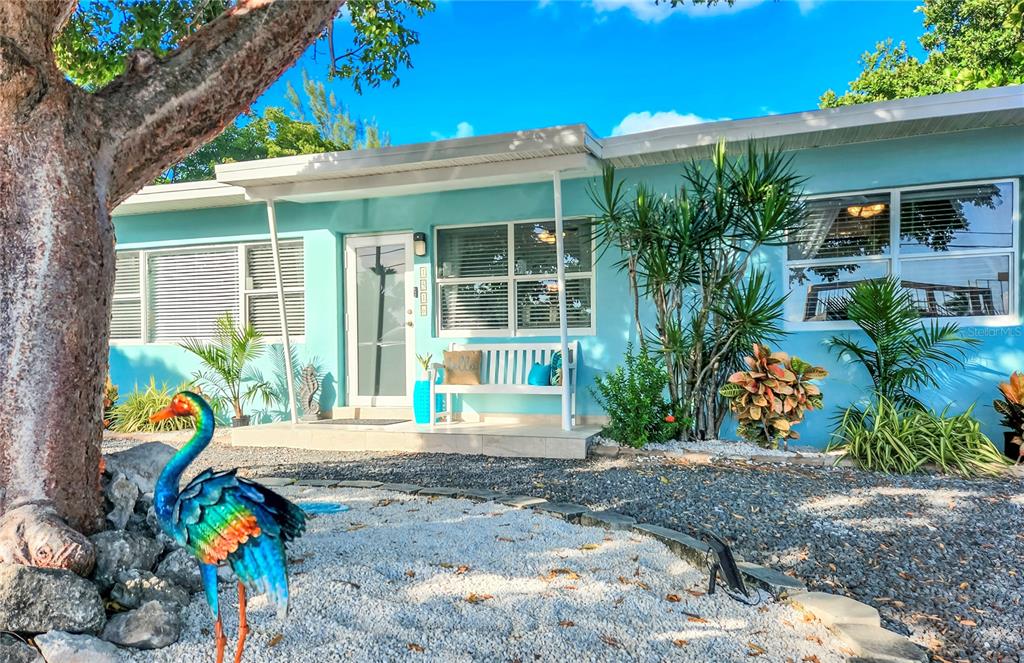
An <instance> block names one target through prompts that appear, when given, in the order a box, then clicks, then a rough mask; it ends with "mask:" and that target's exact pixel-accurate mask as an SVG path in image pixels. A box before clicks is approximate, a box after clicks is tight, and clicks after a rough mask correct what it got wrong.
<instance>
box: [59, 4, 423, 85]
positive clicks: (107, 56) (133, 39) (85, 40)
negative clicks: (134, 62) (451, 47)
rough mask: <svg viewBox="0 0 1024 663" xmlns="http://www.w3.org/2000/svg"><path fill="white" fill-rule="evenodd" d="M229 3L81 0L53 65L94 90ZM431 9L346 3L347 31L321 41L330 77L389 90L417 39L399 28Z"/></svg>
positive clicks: (168, 47) (174, 43) (167, 48)
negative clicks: (132, 58) (346, 38)
mask: <svg viewBox="0 0 1024 663" xmlns="http://www.w3.org/2000/svg"><path fill="white" fill-rule="evenodd" d="M231 4H232V2H230V0H83V1H82V2H80V3H79V6H78V8H77V10H76V11H75V13H74V14H73V15H72V17H71V20H70V21H68V24H67V26H66V27H65V28H64V30H63V31H62V32H61V34H60V36H59V37H58V39H57V41H56V44H55V46H54V50H55V52H56V59H57V66H59V67H60V68H61V70H62V71H63V72H64V73H66V74H67V76H68V78H70V79H71V80H72V81H74V82H75V83H76V84H78V85H81V86H82V87H84V88H86V89H98V88H101V87H103V86H104V85H106V84H107V83H109V82H110V81H112V80H113V79H114V78H115V77H117V76H118V75H119V74H121V73H122V72H123V71H124V66H125V57H126V56H127V55H128V54H130V53H131V52H132V51H134V50H138V49H145V50H148V51H151V52H152V53H153V54H154V55H156V56H157V57H162V56H164V55H167V54H168V53H170V52H171V51H173V50H174V49H175V48H177V47H178V45H179V44H180V43H181V42H182V41H183V40H184V39H186V38H187V37H188V36H189V35H191V34H192V33H194V32H195V31H196V29H198V28H199V27H200V26H201V25H203V24H205V23H208V22H209V21H212V20H213V19H215V18H216V17H217V16H219V15H220V14H221V13H222V12H223V11H224V10H225V9H226V8H227V7H229V6H230V5H231ZM433 10H434V1H433V0H349V1H348V2H347V3H346V4H345V10H344V12H343V13H342V18H346V17H347V18H348V23H349V25H348V26H338V27H335V26H333V25H332V26H331V29H330V30H329V31H328V33H327V35H326V40H325V41H326V42H327V48H328V51H329V60H330V65H329V74H330V76H331V77H332V78H346V79H349V80H351V82H352V85H353V87H354V88H355V89H356V91H357V92H358V91H360V90H362V86H363V85H369V86H371V87H377V86H379V85H380V84H381V83H382V82H389V83H391V84H392V85H397V84H398V82H399V78H398V71H399V70H400V69H401V68H402V67H411V66H412V60H411V58H410V57H409V49H410V48H411V47H412V46H415V45H416V44H418V43H419V34H418V33H417V32H416V31H415V30H412V29H410V28H409V27H408V26H407V23H408V22H409V20H410V19H411V18H422V17H423V16H425V15H426V14H427V13H429V12H431V11H433ZM340 20H341V19H339V21H340ZM339 21H336V22H335V23H338V22H339ZM336 30H338V31H344V32H346V33H350V39H351V45H350V47H349V48H348V49H346V50H344V51H342V52H340V53H337V54H336V53H335V42H336V41H337V37H336V36H335V31H336Z"/></svg>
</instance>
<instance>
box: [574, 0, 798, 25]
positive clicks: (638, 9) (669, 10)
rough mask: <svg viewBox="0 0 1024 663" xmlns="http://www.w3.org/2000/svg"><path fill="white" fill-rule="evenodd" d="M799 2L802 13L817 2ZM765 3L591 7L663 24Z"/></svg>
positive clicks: (619, 0) (598, 2) (603, 1)
mask: <svg viewBox="0 0 1024 663" xmlns="http://www.w3.org/2000/svg"><path fill="white" fill-rule="evenodd" d="M798 1H799V2H800V4H801V11H804V10H803V5H804V4H805V3H806V4H813V3H815V2H817V0H798ZM763 2H765V0H736V3H735V4H732V5H730V4H728V3H727V2H725V1H724V0H723V1H722V2H719V3H718V4H715V5H712V6H710V7H707V6H705V5H695V4H693V3H692V2H689V1H688V0H683V1H682V2H680V3H679V4H677V5H676V6H675V7H673V6H672V3H671V2H670V1H669V0H664V1H663V2H659V3H655V2H654V0H591V2H590V6H591V7H593V9H594V11H596V12H597V13H598V14H604V13H607V12H614V11H618V10H620V9H626V10H628V11H629V12H630V13H632V14H633V16H635V17H636V18H637V19H638V20H641V21H643V22H645V23H661V22H662V21H664V20H665V19H667V18H669V17H671V16H672V15H673V14H686V15H687V16H692V17H694V18H701V17H706V16H721V15H722V14H734V13H736V12H741V11H743V10H744V9H750V8H751V7H756V6H758V5H760V4H762V3H763Z"/></svg>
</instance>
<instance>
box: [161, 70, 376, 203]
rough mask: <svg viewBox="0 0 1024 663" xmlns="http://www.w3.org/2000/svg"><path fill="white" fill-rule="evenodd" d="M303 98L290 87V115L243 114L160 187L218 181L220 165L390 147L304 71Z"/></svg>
mask: <svg viewBox="0 0 1024 663" xmlns="http://www.w3.org/2000/svg"><path fill="white" fill-rule="evenodd" d="M302 90H303V92H302V95H303V96H300V94H299V93H298V92H297V91H296V90H295V88H294V87H292V85H291V84H290V83H289V84H288V89H287V91H286V92H285V98H286V99H287V101H288V103H289V106H290V107H291V108H290V109H288V110H285V109H284V108H280V107H277V106H269V107H267V108H266V109H264V111H263V113H262V115H256V114H248V115H244V116H242V117H240V118H238V120H236V121H235V122H234V123H232V124H230V125H228V127H227V129H225V130H224V132H223V133H221V134H220V135H219V136H217V137H216V138H214V139H213V140H212V141H210V142H209V143H207V144H206V145H204V146H203V147H201V148H199V149H198V150H196V151H195V152H193V153H192V154H191V155H189V156H188V157H186V158H185V159H184V160H183V161H182V162H181V163H179V164H178V165H177V166H175V167H174V168H172V169H170V170H169V171H167V173H166V174H165V176H164V177H163V178H161V179H160V182H162V183H167V182H195V181H198V180H209V179H213V178H214V175H215V173H214V167H215V166H216V165H217V164H219V163H230V162H235V161H252V160H254V159H266V158H273V157H291V156H296V155H299V154H320V153H322V152H340V151H344V150H359V149H366V148H375V147H381V146H382V145H387V144H388V136H387V133H382V132H381V131H380V129H379V128H378V126H377V124H376V122H374V121H372V120H371V121H368V120H362V119H358V118H353V117H352V116H351V115H349V113H348V111H347V110H346V109H345V107H344V106H343V105H342V104H340V103H339V102H338V101H337V98H336V97H335V94H334V93H333V92H329V91H328V90H327V86H326V84H325V83H324V82H323V81H316V80H313V79H311V78H310V77H309V75H308V74H307V73H306V72H305V71H303V72H302Z"/></svg>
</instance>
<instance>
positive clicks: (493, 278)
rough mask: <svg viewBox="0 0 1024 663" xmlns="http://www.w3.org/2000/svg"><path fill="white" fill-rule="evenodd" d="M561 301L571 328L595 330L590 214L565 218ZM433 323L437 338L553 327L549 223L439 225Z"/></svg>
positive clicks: (555, 300)
mask: <svg viewBox="0 0 1024 663" xmlns="http://www.w3.org/2000/svg"><path fill="white" fill-rule="evenodd" d="M563 232H564V237H563V243H564V247H565V257H564V263H563V264H564V266H565V277H566V305H567V314H568V323H569V328H570V330H571V331H573V332H574V333H590V332H592V330H593V324H594V320H593V284H594V278H593V252H594V247H593V245H594V242H593V235H592V230H591V223H590V221H589V220H588V219H571V220H566V221H565V222H564V224H563ZM436 240H437V241H436V244H435V245H436V247H437V249H436V251H435V255H436V264H435V274H436V275H437V300H436V301H437V306H436V309H437V325H438V331H439V332H440V333H441V334H442V335H449V336H458V335H481V336H488V335H489V336H506V335H507V336H516V335H530V334H532V335H538V334H543V333H557V332H558V326H559V325H558V282H557V279H556V278H555V274H556V273H557V271H558V264H557V250H556V247H555V242H556V238H555V223H554V221H540V222H533V221H530V222H514V223H501V224H490V225H484V226H466V227H459V228H440V229H438V230H437V234H436Z"/></svg>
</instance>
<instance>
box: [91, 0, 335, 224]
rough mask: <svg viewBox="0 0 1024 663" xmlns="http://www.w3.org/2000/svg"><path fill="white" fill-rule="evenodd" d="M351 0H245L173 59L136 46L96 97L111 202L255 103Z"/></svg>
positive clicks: (120, 198)
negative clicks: (123, 67)
mask: <svg viewBox="0 0 1024 663" xmlns="http://www.w3.org/2000/svg"><path fill="white" fill-rule="evenodd" d="M344 1H345V0H303V1H301V2H284V1H283V0H276V1H275V0H239V1H238V3H237V4H236V5H235V6H234V7H232V8H231V9H229V10H227V11H226V12H224V13H223V14H222V15H221V16H219V17H218V18H217V19H215V20H214V21H211V22H210V23H208V24H206V25H205V26H203V27H202V28H200V29H199V30H198V31H197V32H196V33H195V34H194V35H192V36H191V37H189V38H188V40H187V41H186V42H185V43H184V44H183V45H182V46H181V48H179V49H178V50H177V51H175V52H174V53H171V54H170V55H169V56H167V57H166V58H164V59H160V60H158V59H157V58H155V57H154V56H153V55H152V54H150V53H149V52H147V51H136V52H135V53H133V54H132V56H131V57H130V58H129V62H128V66H127V68H126V70H125V72H124V74H122V75H121V76H120V77H118V78H117V79H116V80H114V81H113V82H112V83H111V84H110V85H108V86H107V87H105V88H103V89H102V90H100V91H99V92H97V93H96V94H95V95H94V102H95V103H97V104H98V105H99V106H100V114H101V117H102V118H103V131H104V138H103V144H102V147H101V150H100V156H101V159H100V162H101V163H103V162H104V161H105V162H106V163H105V164H104V166H105V167H109V168H110V179H109V185H108V188H107V192H106V195H107V204H108V207H109V209H113V208H114V207H115V206H116V205H117V204H118V203H120V202H121V201H122V200H124V199H125V198H127V197H128V196H130V195H131V194H133V193H134V192H136V191H137V190H138V189H140V188H141V187H142V186H143V185H145V184H147V183H149V182H151V181H152V180H153V179H154V178H155V177H156V176H157V175H159V174H160V173H161V172H163V171H164V170H165V169H166V168H168V167H169V166H171V165H173V164H174V163H177V162H178V161H180V160H181V159H182V158H184V157H185V156H187V155H188V154H190V153H192V152H193V151H195V150H196V149H197V148H199V147H200V146H201V145H203V144H204V143H205V142H206V141H208V140H209V139H211V138H212V137H214V136H215V135H217V134H218V133H219V132H220V131H221V130H223V128H224V127H225V126H226V125H227V124H228V123H229V122H231V121H232V120H234V119H235V118H236V117H237V116H238V115H239V114H240V113H242V112H243V111H244V110H245V109H246V108H248V107H249V105H250V104H252V102H253V101H255V100H256V98H257V97H258V96H259V95H260V94H262V93H263V91H264V90H266V89H267V88H268V87H269V86H270V84H271V83H273V82H274V80H276V79H277V77H278V76H279V75H280V74H281V73H282V72H283V71H284V70H285V69H287V68H288V67H289V66H291V65H292V64H293V63H294V62H295V61H296V60H297V59H298V57H299V56H300V55H301V54H302V52H303V50H305V48H306V47H307V46H309V44H311V43H312V42H313V41H314V40H315V39H316V38H317V37H318V36H319V35H320V33H321V32H322V31H323V29H324V27H325V26H326V25H327V24H328V22H329V21H331V20H332V19H333V18H334V16H335V15H336V14H337V12H338V9H339V8H340V7H341V5H342V4H344ZM104 166H101V167H104ZM98 179H100V180H102V179H103V178H98Z"/></svg>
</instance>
